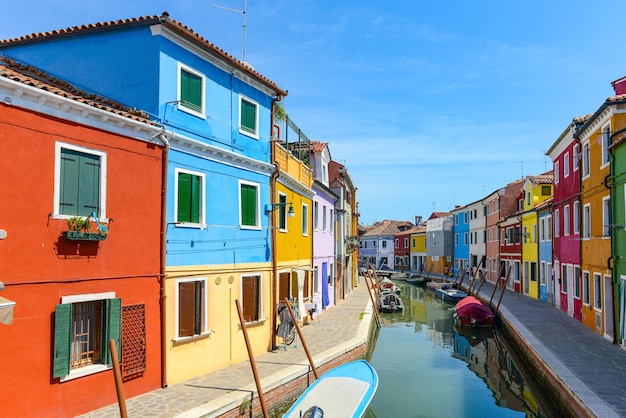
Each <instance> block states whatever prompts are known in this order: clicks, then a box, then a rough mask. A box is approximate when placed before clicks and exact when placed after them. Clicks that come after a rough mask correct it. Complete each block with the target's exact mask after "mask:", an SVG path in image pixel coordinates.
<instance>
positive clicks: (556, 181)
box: [554, 161, 559, 184]
mask: <svg viewBox="0 0 626 418" xmlns="http://www.w3.org/2000/svg"><path fill="white" fill-rule="evenodd" d="M554 184H559V162H558V161H555V162H554Z"/></svg>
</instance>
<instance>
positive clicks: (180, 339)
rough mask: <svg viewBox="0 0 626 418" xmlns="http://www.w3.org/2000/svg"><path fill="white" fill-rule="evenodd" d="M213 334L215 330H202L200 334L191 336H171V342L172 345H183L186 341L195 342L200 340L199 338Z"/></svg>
mask: <svg viewBox="0 0 626 418" xmlns="http://www.w3.org/2000/svg"><path fill="white" fill-rule="evenodd" d="M213 334H215V331H213V330H209V331H207V332H203V333H202V334H200V335H194V336H191V337H177V338H172V344H173V346H174V347H176V346H179V345H184V344H187V343H192V342H196V341H200V340H206V339H207V338H210V337H211V335H213Z"/></svg>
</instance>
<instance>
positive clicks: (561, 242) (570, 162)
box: [546, 116, 589, 321]
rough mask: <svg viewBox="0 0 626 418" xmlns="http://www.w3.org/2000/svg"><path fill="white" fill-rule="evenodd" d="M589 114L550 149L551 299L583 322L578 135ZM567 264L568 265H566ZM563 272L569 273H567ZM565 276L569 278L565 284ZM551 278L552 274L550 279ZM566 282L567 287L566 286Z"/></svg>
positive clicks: (574, 123) (549, 298)
mask: <svg viewBox="0 0 626 418" xmlns="http://www.w3.org/2000/svg"><path fill="white" fill-rule="evenodd" d="M588 118H589V116H581V117H578V118H574V119H573V120H572V122H571V123H570V124H569V125H568V126H567V128H565V130H564V131H563V132H562V133H561V135H560V136H559V138H557V140H556V141H555V142H554V144H552V146H551V147H550V149H548V151H547V152H546V155H548V156H549V157H550V158H551V159H552V162H553V174H554V199H553V201H552V213H553V219H554V222H553V229H554V230H553V239H552V251H553V260H554V261H553V263H554V264H553V268H554V274H553V275H554V276H556V277H555V280H554V282H553V283H552V284H551V285H550V283H549V286H548V288H547V289H546V292H547V300H548V301H549V302H550V303H553V304H554V305H555V306H557V307H560V309H562V310H563V311H564V312H568V313H569V314H570V315H571V316H573V317H574V318H576V319H578V320H579V321H582V299H581V289H582V282H581V280H582V277H581V270H580V222H581V206H580V156H581V154H580V144H579V143H578V142H577V141H575V139H574V134H575V132H576V130H577V129H579V128H580V127H581V126H582V125H583V123H585V122H586V121H587V119H588ZM563 266H565V267H563ZM563 271H564V272H565V274H563ZM562 277H565V278H566V279H567V278H569V279H570V280H567V281H566V282H565V283H564V282H563V281H562V280H561V278H562ZM549 280H550V277H548V281H549ZM564 285H565V286H564Z"/></svg>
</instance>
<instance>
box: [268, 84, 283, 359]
mask: <svg viewBox="0 0 626 418" xmlns="http://www.w3.org/2000/svg"><path fill="white" fill-rule="evenodd" d="M282 99H283V96H282V95H278V96H276V97H274V98H272V112H271V113H272V114H271V115H270V159H271V161H272V163H273V164H274V167H275V169H274V172H273V173H272V175H271V177H270V205H271V207H270V214H271V215H270V225H269V228H270V233H271V245H272V281H271V283H272V289H271V293H272V317H271V319H270V327H271V331H270V344H269V346H270V348H271V350H272V351H274V350H275V349H276V316H277V308H278V277H277V264H278V262H277V260H276V228H275V225H276V213H275V212H276V211H275V210H274V205H275V204H276V181H277V180H278V176H280V164H279V163H278V162H276V161H275V156H276V153H275V151H274V147H275V146H276V144H275V141H274V111H275V106H276V103H278V102H279V101H281V100H282ZM276 128H277V132H278V133H277V135H278V136H277V137H276V139H280V127H278V126H276Z"/></svg>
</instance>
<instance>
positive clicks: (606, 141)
mask: <svg viewBox="0 0 626 418" xmlns="http://www.w3.org/2000/svg"><path fill="white" fill-rule="evenodd" d="M609 145H611V125H606V126H605V127H604V128H602V166H604V165H606V164H608V162H609Z"/></svg>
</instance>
